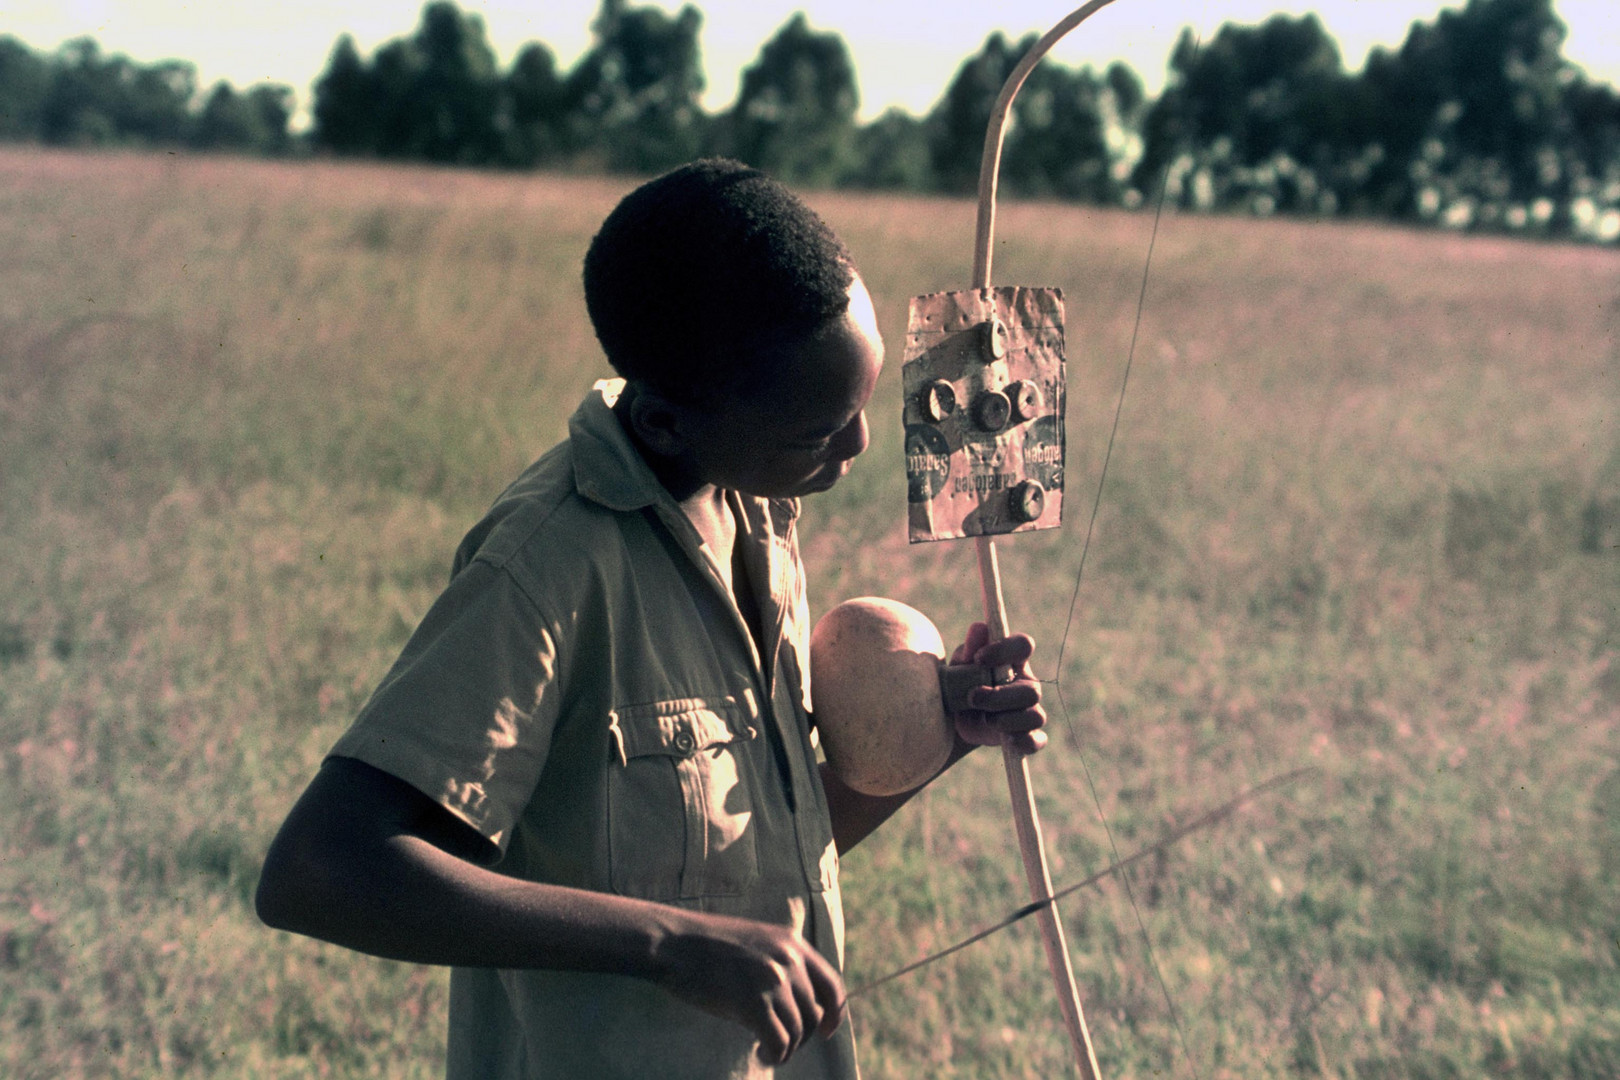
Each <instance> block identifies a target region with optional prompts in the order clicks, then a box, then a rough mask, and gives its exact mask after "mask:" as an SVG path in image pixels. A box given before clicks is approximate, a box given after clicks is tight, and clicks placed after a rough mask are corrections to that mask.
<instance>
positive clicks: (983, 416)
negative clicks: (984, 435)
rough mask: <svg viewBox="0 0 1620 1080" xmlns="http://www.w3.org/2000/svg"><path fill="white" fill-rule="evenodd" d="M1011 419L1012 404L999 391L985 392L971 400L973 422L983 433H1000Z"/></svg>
mask: <svg viewBox="0 0 1620 1080" xmlns="http://www.w3.org/2000/svg"><path fill="white" fill-rule="evenodd" d="M1011 418H1012V402H1010V401H1008V400H1007V395H1006V394H1003V393H1002V392H1001V391H1000V390H986V391H984V392H983V393H981V394H980V395H979V396H978V397H976V398H974V399H973V422H974V423H975V424H977V425H979V428H980V429H981V430H983V431H1000V430H1001V429H1002V428H1004V427H1006V426H1007V421H1008V420H1010V419H1011Z"/></svg>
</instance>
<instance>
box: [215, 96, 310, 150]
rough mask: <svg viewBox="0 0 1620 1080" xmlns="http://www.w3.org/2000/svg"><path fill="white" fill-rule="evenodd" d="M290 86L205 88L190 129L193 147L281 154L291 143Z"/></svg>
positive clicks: (291, 97)
mask: <svg viewBox="0 0 1620 1080" xmlns="http://www.w3.org/2000/svg"><path fill="white" fill-rule="evenodd" d="M292 108H293V92H292V87H290V86H283V85H281V84H279V83H266V84H261V85H259V86H255V87H253V88H252V89H251V90H249V91H248V92H247V93H246V94H238V93H237V92H236V90H235V88H234V87H232V86H231V84H230V83H227V82H223V81H222V82H218V83H215V84H214V88H213V89H212V90H211V91H209V94H208V98H207V100H206V101H205V102H204V103H203V107H202V111H201V113H199V114H198V116H197V122H196V125H195V127H194V128H193V131H192V137H191V142H192V145H193V146H196V147H199V148H200V149H205V150H250V151H254V152H256V153H261V154H283V153H286V152H287V150H288V148H289V147H290V145H291V136H290V135H289V134H288V132H287V124H288V121H289V120H291V118H292Z"/></svg>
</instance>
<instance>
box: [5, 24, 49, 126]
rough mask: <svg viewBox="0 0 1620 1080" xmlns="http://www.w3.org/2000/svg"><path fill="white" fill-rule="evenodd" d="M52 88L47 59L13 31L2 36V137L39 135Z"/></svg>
mask: <svg viewBox="0 0 1620 1080" xmlns="http://www.w3.org/2000/svg"><path fill="white" fill-rule="evenodd" d="M50 89H51V70H50V67H49V66H47V64H46V63H45V61H44V59H43V58H42V57H40V56H39V55H38V54H37V53H35V52H34V51H33V50H32V49H30V48H29V47H28V46H26V45H24V44H23V43H22V42H20V41H18V40H17V39H16V38H14V37H12V36H10V35H9V34H7V35H4V36H0V139H7V140H16V139H34V138H38V137H39V133H40V123H41V121H42V119H43V117H44V110H45V99H46V96H47V95H48V94H49V93H50Z"/></svg>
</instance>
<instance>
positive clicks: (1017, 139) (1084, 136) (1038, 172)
mask: <svg viewBox="0 0 1620 1080" xmlns="http://www.w3.org/2000/svg"><path fill="white" fill-rule="evenodd" d="M1107 92H1108V88H1107V86H1106V84H1105V83H1104V82H1103V80H1102V79H1100V78H1098V77H1097V76H1096V75H1094V74H1093V73H1092V72H1091V69H1089V68H1087V69H1085V70H1083V71H1074V70H1071V69H1069V68H1066V67H1063V66H1062V65H1060V64H1052V63H1042V64H1039V65H1037V66H1036V67H1035V69H1034V70H1033V71H1031V72H1030V73H1029V78H1028V80H1026V81H1025V83H1024V86H1023V89H1021V90H1020V91H1019V93H1018V97H1017V98H1015V99H1014V100H1013V115H1012V119H1011V123H1010V124H1009V131H1008V133H1007V136H1006V143H1005V144H1004V146H1003V148H1002V157H1001V175H1002V182H1003V183H1005V184H1006V185H1007V187H1008V189H1009V190H1012V191H1017V192H1020V193H1022V194H1026V195H1037V196H1049V197H1057V198H1065V199H1087V200H1091V201H1103V200H1106V199H1107V198H1108V197H1109V195H1110V194H1111V192H1112V187H1113V182H1114V180H1113V176H1112V175H1111V174H1110V172H1109V168H1108V164H1109V162H1108V143H1107V139H1106V131H1105V121H1104V118H1103V111H1102V100H1103V95H1104V94H1105V93H1107Z"/></svg>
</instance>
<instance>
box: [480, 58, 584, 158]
mask: <svg viewBox="0 0 1620 1080" xmlns="http://www.w3.org/2000/svg"><path fill="white" fill-rule="evenodd" d="M500 102H501V103H500V106H499V110H498V112H497V114H496V127H497V128H498V130H499V131H500V134H501V139H502V151H501V159H502V160H503V161H505V162H506V163H507V164H510V165H519V166H534V165H541V164H545V163H546V162H549V161H553V160H555V159H557V158H558V157H559V156H561V154H562V152H563V150H564V148H565V146H566V139H567V132H566V124H567V119H568V114H567V107H568V95H567V88H566V86H564V84H563V79H562V76H561V75H559V74H558V72H557V60H556V58H555V57H554V56H553V55H552V53H551V50H550V49H548V48H546V47H545V46H544V45H542V44H540V43H539V42H530V43H529V44H527V45H525V46H524V47H523V49H522V50H521V51H520V52H519V53H518V55H517V59H515V60H514V61H513V62H512V70H511V71H509V72H508V73H507V74H506V76H505V77H504V78H503V79H502V81H501V94H500Z"/></svg>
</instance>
